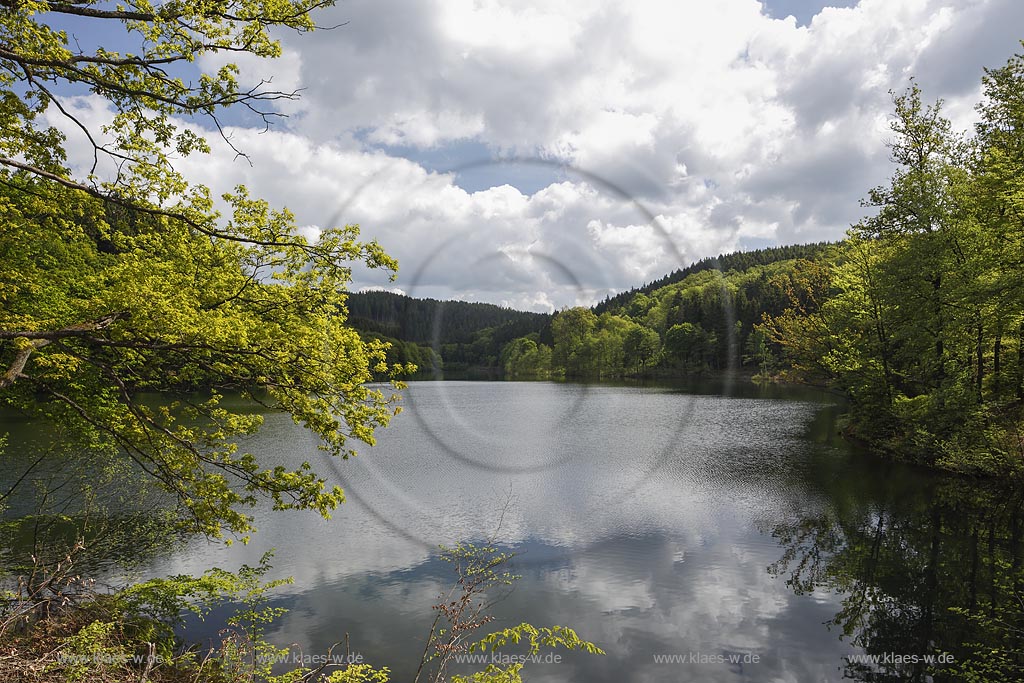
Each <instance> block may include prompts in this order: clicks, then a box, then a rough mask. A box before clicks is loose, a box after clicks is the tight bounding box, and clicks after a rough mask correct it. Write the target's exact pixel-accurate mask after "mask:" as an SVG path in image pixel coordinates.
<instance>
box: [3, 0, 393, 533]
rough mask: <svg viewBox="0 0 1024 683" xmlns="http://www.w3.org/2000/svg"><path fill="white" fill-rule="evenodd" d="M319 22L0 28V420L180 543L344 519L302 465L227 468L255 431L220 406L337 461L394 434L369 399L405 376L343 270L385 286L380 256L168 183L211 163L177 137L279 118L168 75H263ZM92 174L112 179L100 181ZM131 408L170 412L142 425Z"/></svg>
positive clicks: (294, 17)
mask: <svg viewBox="0 0 1024 683" xmlns="http://www.w3.org/2000/svg"><path fill="white" fill-rule="evenodd" d="M325 4H329V3H328V2H322V1H320V0H294V1H289V0H267V1H264V0H237V1H234V2H231V3H229V4H228V5H224V6H216V7H214V6H212V5H209V4H208V3H201V2H193V1H192V0H183V1H182V2H173V3H164V4H162V5H159V6H153V5H151V4H150V3H148V2H132V3H129V4H128V5H127V6H125V7H123V8H119V9H114V8H109V7H107V6H106V5H104V4H102V3H97V2H93V1H92V0H89V1H87V2H83V3H72V4H60V3H44V2H24V3H16V4H13V5H11V6H10V7H7V8H6V9H5V10H4V11H3V12H2V13H0V42H2V43H3V50H4V54H3V57H4V58H3V60H2V63H0V120H3V121H4V125H3V126H2V128H0V130H2V131H3V132H2V133H0V169H2V170H0V407H6V408H12V409H15V410H18V411H21V412H22V413H23V414H25V415H26V416H28V417H31V418H37V419H40V420H43V421H46V422H49V423H51V424H54V425H60V426H61V427H62V428H63V429H65V430H66V432H67V433H68V437H69V439H73V440H74V443H75V445H76V446H75V447H76V448H84V449H86V450H88V451H91V452H94V453H100V452H104V453H107V454H110V455H119V456H120V457H127V458H129V459H130V460H131V461H132V462H133V463H134V464H135V466H136V467H137V468H138V469H139V470H140V471H143V472H145V473H147V474H148V475H149V476H151V477H152V478H153V480H154V481H156V482H157V483H158V484H159V486H161V487H162V488H163V489H164V490H165V491H167V492H170V493H171V494H173V495H174V497H175V498H176V501H177V504H178V508H179V511H180V516H181V519H182V523H183V526H184V527H187V528H188V529H190V530H193V531H198V532H201V533H205V534H208V535H211V536H220V535H221V534H223V533H224V532H230V533H233V534H237V535H242V536H243V537H244V535H245V534H247V533H248V532H250V531H251V530H252V528H253V527H252V517H251V515H250V514H248V513H247V512H246V508H248V507H250V506H252V505H254V504H255V503H256V502H257V501H258V500H259V499H261V498H266V499H269V500H270V501H271V502H272V504H273V506H274V507H275V508H276V509H288V508H304V509H312V510H316V511H317V512H319V513H320V514H322V515H324V516H328V515H329V514H330V512H331V510H332V509H334V508H335V507H336V506H337V505H338V504H339V503H340V502H342V501H343V500H344V496H343V492H342V491H341V489H339V488H337V487H330V488H328V487H327V486H326V484H325V480H324V479H323V478H322V477H321V476H319V475H318V474H317V473H315V472H314V471H313V470H312V468H311V466H310V464H309V462H308V461H307V462H298V463H294V464H289V465H287V466H286V465H281V464H273V465H271V464H269V463H261V462H259V461H258V460H257V459H256V458H255V457H254V456H253V455H252V454H247V453H239V452H238V451H237V447H236V439H237V437H239V436H242V435H246V434H250V433H252V432H253V431H254V430H256V429H258V427H259V425H260V423H261V418H260V416H258V415H253V414H246V413H243V412H239V411H234V410H230V409H228V408H225V407H224V404H223V403H222V398H223V396H224V395H225V394H226V393H227V392H232V393H235V392H242V393H243V394H244V395H247V396H252V397H254V398H257V399H258V400H260V401H263V402H265V403H267V404H269V405H272V406H273V407H275V408H278V409H281V410H284V411H286V412H287V413H289V414H290V415H291V416H292V418H293V419H294V420H295V421H296V422H298V423H301V424H303V425H305V426H306V427H307V428H308V429H309V430H311V431H312V432H313V433H314V434H316V435H317V436H318V437H320V439H321V440H322V448H323V449H324V450H326V451H327V452H328V453H330V454H332V455H336V456H341V457H348V456H349V455H352V454H354V452H355V451H354V448H353V445H352V443H351V440H353V439H354V440H357V441H362V442H365V443H370V444H372V443H373V433H374V429H375V428H377V427H380V426H384V425H386V424H387V423H388V421H389V419H390V418H391V416H392V415H393V413H394V408H393V405H392V404H393V402H394V401H395V400H396V399H397V397H396V396H393V395H388V394H386V393H385V392H384V391H382V390H381V389H379V388H371V387H369V386H367V382H369V381H370V380H372V379H374V378H375V377H379V376H381V375H384V376H394V375H396V374H397V373H399V372H401V371H402V370H405V369H406V366H405V364H402V365H401V366H398V365H389V364H388V363H387V357H386V353H387V345H386V344H384V343H381V342H378V341H373V340H371V341H366V342H364V341H363V340H362V339H361V338H360V337H359V335H358V334H357V333H356V332H355V331H354V330H353V329H351V328H350V327H348V326H346V324H345V317H344V314H345V301H346V296H347V295H346V292H345V289H346V287H347V285H348V283H349V281H350V278H351V269H350V264H351V263H353V262H362V263H365V264H366V265H368V266H369V267H372V268H384V269H386V270H390V271H394V270H395V268H396V267H397V264H396V263H395V261H394V260H393V259H391V258H390V257H388V256H387V254H386V253H385V252H384V251H383V250H382V249H381V247H380V246H379V245H378V244H376V243H375V242H372V241H370V242H362V241H360V240H359V231H358V228H357V226H351V225H349V226H342V227H328V228H327V229H325V230H323V231H322V232H321V233H320V234H319V236H318V237H317V238H316V239H315V240H310V239H307V238H305V237H304V236H303V235H301V234H300V233H299V231H298V226H296V224H295V220H294V216H293V215H292V214H291V212H289V211H288V210H287V209H274V208H272V207H270V206H269V205H268V204H267V203H266V202H265V201H263V200H261V199H258V198H254V197H251V196H250V195H249V193H248V192H247V190H246V189H245V188H244V187H237V188H234V189H233V190H231V191H228V192H225V193H223V194H222V195H221V196H222V200H223V205H224V206H226V207H227V209H226V212H225V214H224V215H221V213H220V212H219V211H217V210H216V209H215V208H214V202H213V196H214V195H213V192H212V191H211V190H210V189H209V188H206V187H203V186H198V185H190V184H189V183H188V181H187V180H186V179H185V178H184V177H182V176H181V175H180V173H178V171H177V170H176V169H175V167H174V165H173V160H174V159H176V158H180V157H182V156H186V155H189V154H193V153H198V154H201V153H205V152H207V151H208V150H209V145H208V144H207V142H206V140H205V139H204V138H203V137H202V136H201V135H199V134H198V133H197V132H196V128H195V127H183V126H180V125H179V123H178V121H179V118H176V117H193V119H195V120H196V121H198V122H199V123H202V122H203V121H206V122H207V123H208V124H209V125H210V126H211V128H212V129H213V130H221V128H220V126H219V122H218V120H217V118H216V117H217V116H218V114H219V112H221V111H223V110H224V108H226V107H231V106H234V105H239V106H241V107H242V108H244V109H246V110H247V111H250V112H253V113H255V114H256V115H259V116H263V117H265V118H267V119H268V120H269V118H270V117H272V116H273V115H274V113H273V112H272V111H271V110H270V109H269V104H268V103H269V102H272V101H274V100H279V99H282V98H291V97H294V93H281V92H277V91H269V90H265V89H262V86H260V87H257V88H256V89H247V88H245V87H243V86H241V85H240V84H239V83H238V81H237V78H236V75H237V69H236V68H235V67H234V66H233V65H230V64H228V65H226V66H224V67H221V68H220V69H219V70H217V71H216V72H213V73H202V74H197V76H198V77H197V78H194V79H186V78H178V77H175V76H172V75H169V74H170V73H171V72H172V71H173V68H174V67H176V66H177V67H180V68H182V69H195V68H196V64H198V63H199V62H197V61H196V60H197V59H198V58H200V57H204V56H213V55H217V54H226V55H234V54H237V53H249V54H252V55H256V56H260V57H276V56H277V55H279V54H280V47H279V44H278V42H277V40H276V39H274V38H272V37H271V32H272V31H274V30H277V29H279V28H290V29H294V30H299V31H307V30H312V29H313V28H314V23H313V20H312V18H311V17H310V15H309V11H310V10H312V9H314V8H316V7H320V6H323V5H325ZM65 14H71V15H84V16H88V17H90V19H91V20H93V21H95V22H101V23H102V24H105V25H108V26H109V28H107V29H106V30H107V31H112V32H113V33H111V35H117V36H118V37H119V38H121V39H123V41H124V42H125V44H129V43H132V42H133V41H135V42H136V43H137V45H138V48H139V49H138V50H137V51H136V52H133V53H124V54H121V53H116V52H113V51H110V50H105V49H103V48H97V49H96V50H95V51H92V52H90V51H88V50H82V49H81V48H80V47H79V46H78V44H77V43H76V42H72V41H69V38H68V36H67V34H66V33H65V32H63V31H60V30H57V29H55V28H53V24H54V23H56V22H58V21H59V20H60V19H61V17H62V15H65ZM76 87H79V88H80V87H86V88H88V89H89V90H90V91H91V92H92V93H94V94H96V95H99V96H100V97H102V98H104V99H105V101H106V102H107V104H108V105H109V106H110V107H111V108H112V109H113V111H114V116H113V120H112V123H110V124H109V125H108V126H106V127H105V128H104V129H103V130H102V131H97V130H92V131H90V130H89V129H88V128H87V127H86V126H85V125H84V124H83V122H82V121H79V120H77V119H74V112H73V110H72V109H70V108H69V107H68V106H66V103H64V102H63V101H62V98H63V97H65V96H64V95H61V94H60V93H63V92H66V91H67V90H68V89H71V90H72V91H73V90H74V89H75V88H76ZM44 111H51V112H59V113H61V114H62V115H64V116H66V117H68V118H70V119H72V123H73V124H75V125H77V126H78V127H79V128H80V129H81V130H83V131H86V134H87V135H88V136H89V138H88V139H89V140H90V141H93V144H94V147H95V154H96V158H97V163H98V164H99V165H98V166H97V167H95V168H94V169H93V173H91V174H89V175H88V176H87V177H85V178H76V177H74V176H73V175H72V173H71V171H70V170H69V169H68V168H66V167H65V153H64V149H63V145H64V143H65V139H64V136H63V135H62V134H61V133H60V132H59V131H58V130H57V129H56V128H53V127H48V126H47V124H46V119H45V118H44V117H42V116H41V115H42V113H43V112H44ZM111 160H112V161H114V162H115V163H116V164H117V165H118V168H119V171H118V173H117V174H116V176H114V177H112V178H109V179H105V178H104V176H103V175H102V168H103V163H105V162H108V161H111ZM101 162H102V163H101ZM224 189H229V188H224ZM196 390H199V393H190V392H195V391H196ZM146 392H160V393H162V394H165V395H167V396H168V400H167V401H162V402H160V404H159V405H158V406H153V405H151V404H150V403H148V402H146V401H145V400H143V399H142V396H143V395H144V394H145V393H146ZM173 394H177V396H175V395H173Z"/></svg>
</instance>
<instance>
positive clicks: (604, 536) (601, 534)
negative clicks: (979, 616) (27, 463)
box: [141, 382, 1019, 682]
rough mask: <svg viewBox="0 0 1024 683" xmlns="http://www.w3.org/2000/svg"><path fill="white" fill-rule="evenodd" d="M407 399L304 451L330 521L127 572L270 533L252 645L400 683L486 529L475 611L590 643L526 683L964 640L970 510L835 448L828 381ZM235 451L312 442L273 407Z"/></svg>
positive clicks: (836, 669)
mask: <svg viewBox="0 0 1024 683" xmlns="http://www.w3.org/2000/svg"><path fill="white" fill-rule="evenodd" d="M404 393H405V400H404V404H405V412H404V413H402V414H401V415H400V416H399V417H398V418H396V419H395V420H394V422H393V423H392V426H390V427H388V428H387V429H385V430H382V431H381V432H380V433H379V441H378V444H377V445H376V446H375V447H372V448H370V447H365V448H363V449H361V451H360V455H359V456H358V457H357V458H354V459H351V460H348V461H337V462H331V461H329V460H324V459H323V458H321V459H320V461H319V463H320V464H319V467H320V469H321V470H323V471H325V472H329V473H330V474H331V479H333V480H334V482H335V483H338V484H340V485H341V486H342V487H343V488H344V489H345V490H346V492H347V495H348V498H349V500H348V502H347V503H346V504H345V505H344V506H343V507H342V508H341V509H339V510H338V511H337V513H336V514H335V516H334V519H333V520H332V521H329V522H327V521H323V520H320V519H319V518H318V517H316V516H315V515H313V514H312V513H273V514H269V515H268V514H261V515H260V519H259V527H260V532H259V533H258V534H257V535H256V536H255V537H254V539H253V541H252V543H250V544H249V545H248V546H241V545H235V546H233V547H231V548H226V547H224V546H223V545H220V544H210V543H206V542H200V541H195V542H193V543H190V544H189V545H188V546H187V547H186V548H184V549H182V550H180V551H175V552H174V553H173V554H170V555H165V556H163V557H159V558H158V559H156V560H153V561H152V562H151V563H149V564H148V565H146V566H144V567H143V569H142V572H141V573H142V575H166V574H178V573H201V572H202V571H203V570H204V569H206V568H207V567H209V566H212V565H218V566H222V567H225V568H229V569H234V568H237V566H238V565H239V564H241V563H243V562H245V563H249V564H255V563H256V562H257V561H258V559H259V557H260V555H261V554H262V553H263V552H264V551H265V550H266V549H268V548H271V547H273V548H275V549H276V557H275V559H274V565H275V569H274V575H275V576H285V575H290V576H293V577H294V578H295V584H294V585H292V586H289V587H285V588H283V589H281V590H280V591H279V592H278V593H277V597H276V598H275V604H277V605H280V606H284V607H287V608H289V612H288V613H287V614H286V615H285V616H284V617H283V618H282V619H281V620H280V621H279V622H278V624H277V626H276V628H275V629H274V630H273V631H272V632H271V634H270V640H271V641H273V642H275V643H277V644H282V645H283V644H287V643H297V644H299V645H300V646H301V648H302V650H303V651H304V652H306V653H322V652H325V651H326V650H327V648H329V647H330V646H331V645H332V644H334V643H336V642H339V641H342V640H344V638H345V636H346V634H347V635H348V638H349V642H350V647H351V649H352V651H354V652H357V653H359V654H361V655H362V656H363V657H364V659H365V661H368V662H371V663H374V664H377V665H387V666H389V667H391V669H392V672H393V680H395V681H405V680H409V679H410V678H411V673H412V672H413V671H414V670H415V666H416V663H417V662H418V659H419V653H420V652H421V651H422V647H423V642H424V638H425V636H426V634H427V632H428V630H429V628H430V623H431V621H432V619H433V613H432V611H431V605H433V604H434V603H435V602H436V601H437V598H438V595H439V594H441V593H442V592H445V591H446V590H447V588H448V587H449V586H450V585H451V582H452V573H451V570H450V568H449V566H448V565H447V564H446V563H444V562H442V561H440V560H439V558H438V551H437V546H438V544H452V543H455V542H458V541H467V540H468V541H479V540H481V539H484V538H486V537H488V536H494V537H495V538H496V539H497V542H498V544H500V545H501V546H503V547H506V548H509V549H511V550H513V551H515V552H516V553H517V555H516V557H515V559H514V560H513V563H512V569H513V571H514V572H515V573H517V574H520V575H521V576H522V578H521V579H520V580H519V581H518V582H517V583H516V584H515V587H514V590H513V591H512V592H511V594H510V595H509V596H508V597H507V598H506V599H504V600H503V601H501V602H500V603H499V604H498V605H497V606H496V608H495V610H494V613H495V615H496V617H497V620H496V621H495V622H494V624H493V626H494V627H498V628H500V627H504V626H509V625H514V624H518V623H519V622H521V621H529V622H531V623H534V624H536V625H553V624H565V625H570V626H572V627H574V628H575V629H576V630H577V631H578V632H579V633H580V635H581V636H582V637H584V638H586V639H588V640H592V641H594V642H596V643H597V644H598V645H600V646H601V647H602V648H603V649H604V650H605V651H606V652H607V655H606V656H604V657H595V656H582V655H579V656H577V655H572V654H568V655H564V656H563V659H562V662H561V663H560V664H536V665H532V666H528V667H527V669H526V671H525V673H526V674H527V677H528V680H531V681H580V682H584V681H587V682H589V681H609V682H611V681H616V682H618V681H819V682H820V681H838V680H842V679H844V677H853V678H864V679H865V680H873V679H871V678H870V676H869V675H868V674H872V673H875V674H877V673H878V672H879V670H880V669H879V668H878V667H867V669H865V670H861V669H862V668H863V667H858V666H852V665H851V664H850V660H849V659H847V657H848V656H849V655H856V654H859V653H864V652H865V651H868V652H885V651H893V650H895V651H898V652H905V653H912V652H922V653H923V652H933V651H941V650H942V649H943V647H944V644H945V643H946V642H947V641H948V642H949V643H958V642H959V641H960V639H961V638H962V637H963V636H964V633H963V632H962V628H963V627H962V625H960V626H958V625H957V624H958V623H959V622H956V623H954V622H952V621H948V617H946V616H944V615H946V614H947V613H948V609H946V608H947V607H948V606H949V605H950V604H954V603H956V602H957V601H958V600H959V601H963V600H967V599H968V597H969V596H968V597H965V596H966V593H965V591H974V600H975V602H977V600H978V598H977V592H978V589H977V587H976V586H977V585H981V584H982V583H983V577H982V576H979V574H978V566H979V561H978V557H979V555H978V543H979V540H978V532H977V526H980V523H979V524H978V525H977V526H972V522H971V519H972V517H971V513H970V512H966V513H965V512H963V510H961V509H960V508H958V507H957V506H958V505H960V503H957V502H956V501H955V500H952V499H951V497H950V495H949V483H948V482H946V481H945V480H943V479H941V478H939V477H936V476H933V475H928V474H926V473H923V472H921V471H918V470H913V469H910V468H905V467H901V466H898V465H895V464H891V463H885V462H882V461H879V460H876V459H874V458H871V457H869V456H866V455H864V454H861V453H857V452H854V451H853V450H852V449H851V448H850V447H849V446H848V445H847V444H845V443H844V442H842V441H841V440H839V439H838V437H836V436H835V434H836V425H835V419H836V416H837V415H838V414H839V413H840V410H841V409H840V407H839V406H838V405H836V401H835V400H834V399H833V398H832V397H830V396H828V395H827V394H824V393H817V392H814V391H809V390H797V389H792V388H789V389H784V388H778V387H772V388H764V389H759V388H757V387H753V386H748V385H742V386H740V385H736V386H732V387H728V388H726V390H724V391H723V390H721V389H720V388H714V387H700V388H697V389H696V390H694V388H693V387H690V388H689V389H688V390H683V389H679V388H670V387H636V386H607V385H601V386H585V385H573V384H558V383H514V382H507V383H495V382H444V383H441V382H417V383H414V384H412V385H411V386H410V387H409V388H408V390H407V391H405V392H404ZM245 448H246V449H248V450H251V451H252V452H254V453H257V454H258V455H261V456H263V457H267V458H270V459H271V460H277V461H280V462H301V460H304V459H309V458H311V457H313V458H316V457H317V456H316V455H315V453H316V451H315V443H314V442H313V441H312V440H311V439H310V438H309V437H308V436H307V435H306V434H305V433H304V432H303V430H302V429H301V428H299V427H297V426H295V425H294V424H292V422H291V421H290V419H288V418H287V417H285V416H283V415H278V414H268V415H267V416H266V424H265V426H264V427H263V429H262V430H261V431H260V432H259V434H258V435H256V436H254V437H252V438H251V439H250V441H249V442H247V443H246V444H245ZM953 488H954V489H955V490H959V491H963V486H959V487H957V486H954V487H953ZM954 497H955V496H954ZM961 502H962V501H961ZM970 509H972V510H973V509H975V508H970ZM1016 510H1017V511H1019V506H1018V508H1016ZM1016 514H1017V513H1016V512H1013V515H1016ZM1017 518H1018V517H1017V516H1014V517H1013V519H1014V520H1017ZM1013 523H1014V524H1016V521H1014V522H1013ZM936 525H938V526H936ZM958 525H959V526H958ZM1016 528H1017V527H1016V526H1015V527H1014V530H1015V531H1014V533H1016ZM972 530H973V531H972ZM972 533H973V542H974V547H973V552H974V555H973V559H972V556H971V555H970V553H971V548H970V547H969V543H970V539H971V535H972ZM936 539H938V540H936ZM993 539H994V540H993V543H995V541H996V540H998V541H999V543H1002V540H1001V537H1000V536H999V535H998V534H996V535H994V536H993ZM936 543H937V544H938V545H936ZM984 543H985V541H984V537H983V538H982V545H984ZM989 550H992V548H989ZM1017 551H1018V549H1017V548H1014V549H1013V552H1017ZM929 552H931V553H932V556H931V557H930V558H929ZM939 555H941V558H940V557H939ZM982 555H983V553H982ZM922 558H923V559H922ZM940 560H941V562H940ZM972 562H973V565H972V564H971V563H972ZM943 563H944V564H943ZM980 564H981V566H982V573H983V570H984V562H983V561H982V562H981V563H980ZM940 565H942V566H943V567H944V569H943V570H942V571H941V572H940V571H938V568H939V566H940ZM971 566H973V567H974V571H975V574H974V576H973V577H967V579H965V578H964V576H963V575H962V574H963V573H964V572H966V571H968V569H965V568H969V567H971ZM971 581H973V582H974V583H973V584H972V583H970V582H971ZM217 616H218V615H214V618H213V619H212V620H209V621H208V622H207V624H205V625H196V626H195V627H194V628H193V629H192V630H191V633H190V635H191V636H192V637H200V636H203V635H208V634H210V633H211V629H213V628H214V625H215V624H216V617H217ZM204 629H205V630H204ZM958 629H960V630H958ZM672 655H678V656H681V657H683V658H684V659H685V660H686V661H684V662H682V663H680V662H678V661H677V662H669V663H666V662H665V661H664V657H665V656H672ZM733 656H736V657H738V658H739V660H738V661H737V663H730V662H729V659H730V657H733ZM719 657H722V658H724V660H725V661H724V662H718V661H716V660H717V659H718V658H719ZM694 658H696V659H697V661H693V660H694ZM702 662H703V663H702ZM480 668H482V667H481V666H476V667H467V668H466V669H465V671H471V670H478V669H480ZM882 668H883V669H884V668H885V667H882ZM921 671H922V670H919V669H915V668H899V669H896V670H893V669H891V668H890V669H889V670H888V674H887V675H888V676H889V678H885V677H882V678H878V680H920V675H921ZM883 673H884V672H883Z"/></svg>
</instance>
